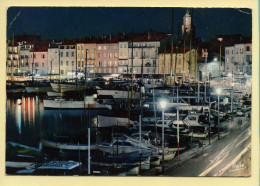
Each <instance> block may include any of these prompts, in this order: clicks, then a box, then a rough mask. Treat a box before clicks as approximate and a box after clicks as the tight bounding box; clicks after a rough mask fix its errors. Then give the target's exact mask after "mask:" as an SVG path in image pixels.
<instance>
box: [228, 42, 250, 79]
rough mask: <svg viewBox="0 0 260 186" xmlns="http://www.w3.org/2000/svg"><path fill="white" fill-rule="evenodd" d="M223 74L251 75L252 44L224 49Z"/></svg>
mask: <svg viewBox="0 0 260 186" xmlns="http://www.w3.org/2000/svg"><path fill="white" fill-rule="evenodd" d="M224 70H225V71H224V72H225V74H226V75H228V74H234V75H244V74H247V75H252V43H241V44H235V45H234V46H228V47H225V69H224Z"/></svg>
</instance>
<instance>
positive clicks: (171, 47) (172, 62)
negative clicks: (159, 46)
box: [170, 8, 174, 95]
mask: <svg viewBox="0 0 260 186" xmlns="http://www.w3.org/2000/svg"><path fill="white" fill-rule="evenodd" d="M173 25H174V8H172V24H171V66H170V85H172V66H173V56H172V54H173ZM173 95H174V92H173Z"/></svg>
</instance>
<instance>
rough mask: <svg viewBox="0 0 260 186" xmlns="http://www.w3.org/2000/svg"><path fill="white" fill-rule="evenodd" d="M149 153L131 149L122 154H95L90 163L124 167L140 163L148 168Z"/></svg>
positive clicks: (142, 166)
mask: <svg viewBox="0 0 260 186" xmlns="http://www.w3.org/2000/svg"><path fill="white" fill-rule="evenodd" d="M150 156H151V155H150V153H147V152H142V153H141V154H140V153H139V152H138V151H133V152H129V153H122V154H117V153H115V154H109V155H106V156H100V157H99V156H95V157H92V158H91V159H92V164H93V165H99V166H114V167H124V166H133V165H140V164H141V168H142V169H149V168H150Z"/></svg>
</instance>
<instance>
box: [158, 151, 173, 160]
mask: <svg viewBox="0 0 260 186" xmlns="http://www.w3.org/2000/svg"><path fill="white" fill-rule="evenodd" d="M175 154H176V152H173V153H166V154H164V161H170V160H172V159H173V158H174V156H175ZM159 159H160V160H161V161H162V155H161V156H159Z"/></svg>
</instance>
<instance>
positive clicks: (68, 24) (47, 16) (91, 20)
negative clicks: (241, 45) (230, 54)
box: [7, 7, 252, 40]
mask: <svg viewBox="0 0 260 186" xmlns="http://www.w3.org/2000/svg"><path fill="white" fill-rule="evenodd" d="M186 10H187V9H186V8H175V14H174V15H175V25H174V26H175V28H174V32H175V33H177V23H178V22H179V21H180V23H181V24H180V25H182V21H183V16H184V15H185V13H186ZM248 13H249V14H248ZM193 15H194V25H195V27H196V37H201V38H202V39H204V40H206V39H207V38H208V37H214V36H215V35H221V34H242V35H244V36H251V35H252V14H251V10H250V9H231V8H221V9H220V8H194V9H193ZM149 28H151V29H153V30H156V31H159V32H165V33H170V32H171V8H104V7H102V8H101V7H98V8H94V7H93V8H79V7H78V8H76V7H75V8H71V7H68V8H64V7H62V8H54V7H46V8H40V7H23V8H21V7H11V8H9V9H8V11H7V38H9V39H10V38H11V37H12V32H13V31H14V34H15V35H19V34H33V33H34V32H35V33H36V34H37V35H41V36H42V38H43V39H64V38H79V37H84V36H88V35H93V36H100V35H102V34H110V33H112V34H117V33H120V32H127V33H129V32H132V31H134V32H144V31H147V30H148V29H149ZM180 28H181V27H180ZM180 34H181V31H180Z"/></svg>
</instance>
